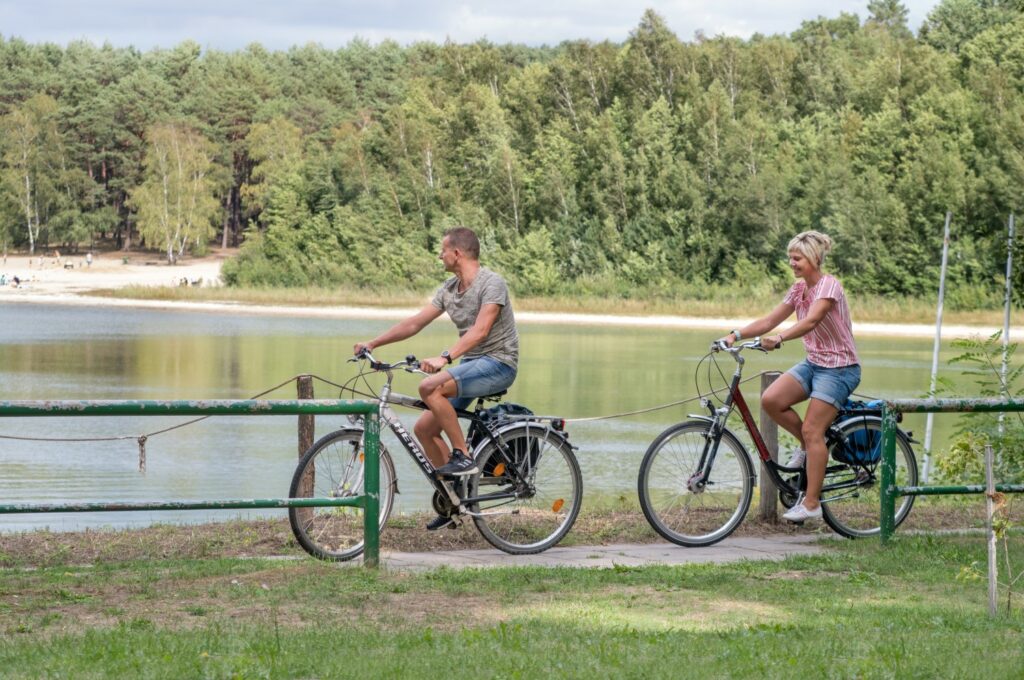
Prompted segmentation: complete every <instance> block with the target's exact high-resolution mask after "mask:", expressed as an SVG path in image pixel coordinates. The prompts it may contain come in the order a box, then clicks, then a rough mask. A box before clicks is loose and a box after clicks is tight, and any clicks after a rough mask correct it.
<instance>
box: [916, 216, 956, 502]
mask: <svg viewBox="0 0 1024 680" xmlns="http://www.w3.org/2000/svg"><path fill="white" fill-rule="evenodd" d="M952 220H953V213H952V212H950V211H948V210H947V211H946V226H945V228H944V229H943V235H942V269H941V270H940V271H939V305H938V309H937V310H936V312H935V344H934V346H933V347H932V379H931V383H930V387H929V388H928V394H930V395H934V394H935V381H936V379H937V377H938V374H939V349H940V348H941V346H942V301H943V300H944V299H945V297H946V268H947V264H948V263H949V224H950V222H951V221H952ZM934 423H935V414H934V413H929V414H928V419H927V421H926V423H925V429H924V465H923V466H922V468H921V470H922V472H921V482H922V483H923V484H927V483H928V473H929V472H930V468H931V460H932V426H933V425H934Z"/></svg>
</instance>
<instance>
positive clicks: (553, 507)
mask: <svg viewBox="0 0 1024 680" xmlns="http://www.w3.org/2000/svg"><path fill="white" fill-rule="evenodd" d="M563 505H565V499H564V498H559V499H558V500H557V501H555V502H554V503H552V504H551V512H558V511H559V510H561V509H562V506H563Z"/></svg>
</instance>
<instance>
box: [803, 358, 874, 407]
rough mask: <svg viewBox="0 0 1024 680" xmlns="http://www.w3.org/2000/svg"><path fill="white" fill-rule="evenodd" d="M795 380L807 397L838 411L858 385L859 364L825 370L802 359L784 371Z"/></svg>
mask: <svg viewBox="0 0 1024 680" xmlns="http://www.w3.org/2000/svg"><path fill="white" fill-rule="evenodd" d="M786 372H787V373H789V374H790V375H791V376H793V377H794V378H796V381H797V382H798V383H800V386H801V387H803V388H804V392H806V393H807V396H809V397H812V398H814V399H818V400H819V401H823V402H825V403H826V404H829V405H831V406H834V407H836V408H837V409H840V408H842V407H843V405H844V404H845V403H846V400H847V399H849V398H850V395H851V394H853V391H854V390H855V389H857V385H859V384H860V364H853V365H852V366H840V367H839V368H825V367H824V366H816V365H815V364H812V363H811V362H810V361H807V359H804V360H803V361H801V362H800V363H799V364H797V365H796V366H794V367H793V368H791V369H789V370H788V371H786Z"/></svg>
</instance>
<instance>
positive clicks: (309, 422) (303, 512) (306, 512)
mask: <svg viewBox="0 0 1024 680" xmlns="http://www.w3.org/2000/svg"><path fill="white" fill-rule="evenodd" d="M295 389H296V392H297V396H298V398H299V399H313V398H314V396H313V376H311V375H300V376H299V377H298V378H296V380H295ZM315 433H316V416H314V415H300V416H299V458H300V459H301V458H302V455H303V454H304V453H306V451H309V449H310V448H312V446H313V439H314V437H315ZM314 467H315V466H310V467H308V468H306V473H305V474H304V475H303V476H302V481H301V482H300V483H299V491H298V496H299V498H310V497H311V496H312V495H313V489H314V488H315V483H316V478H315V477H314V474H315V473H316V470H315V469H314ZM315 512H316V510H315V509H306V508H303V509H300V510H297V511H296V514H297V515H298V520H299V524H301V525H303V526H308V525H309V524H310V522H311V521H312V519H313V514H314V513H315Z"/></svg>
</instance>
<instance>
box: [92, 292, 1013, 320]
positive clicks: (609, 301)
mask: <svg viewBox="0 0 1024 680" xmlns="http://www.w3.org/2000/svg"><path fill="white" fill-rule="evenodd" d="M90 294H91V295H101V296H106V297H119V298H128V299H137V300H173V301H186V302H235V303H241V304H250V305H279V306H309V307H323V306H339V305H347V306H363V307H417V306H420V305H423V304H426V302H427V301H428V300H429V298H430V294H431V291H407V290H398V289H396V290H380V289H373V290H362V289H358V288H223V287H221V288H168V287H154V286H129V287H127V288H121V289H118V290H106V291H95V292H93V293H90ZM780 299H781V293H765V292H751V291H747V290H743V289H728V288H722V287H718V288H714V289H708V290H707V291H705V292H704V293H703V294H701V295H700V296H693V295H684V294H677V295H674V296H662V295H654V294H652V295H638V296H637V297H634V298H631V299H623V298H621V297H618V296H615V295H592V296H587V295H578V296H576V295H572V296H570V295H561V296H553V297H544V298H517V299H516V308H517V309H520V310H523V311H537V312H574V313H590V314H623V315H628V316H644V315H676V316H691V317H714V318H735V319H745V318H749V317H751V315H752V314H755V313H757V311H756V310H763V311H765V312H767V311H768V310H770V309H772V308H773V307H774V306H775V305H777V304H778V303H779V300H780ZM850 304H851V314H852V315H853V317H854V318H855V319H856V320H857V321H860V322H880V323H904V324H905V323H923V324H933V323H935V302H934V301H933V300H927V299H917V298H905V297H898V298H896V297H881V296H877V295H855V296H851V297H850ZM752 310H754V311H752ZM943 318H944V320H945V322H946V323H947V324H977V325H989V326H994V327H996V326H1001V324H1002V319H1003V313H1002V311H1000V310H998V309H982V310H956V309H950V308H949V307H947V309H946V310H945V312H944V314H943Z"/></svg>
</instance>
